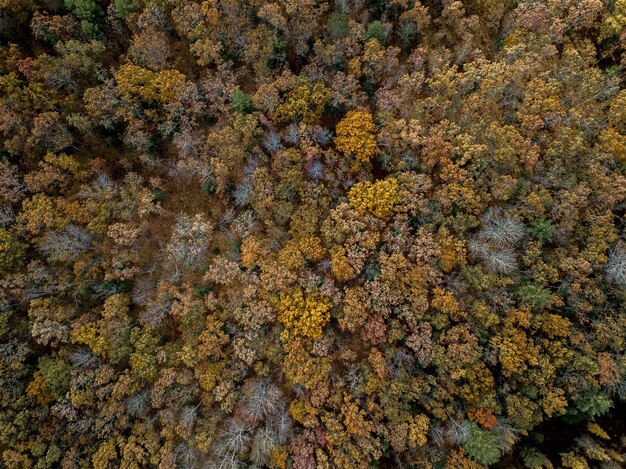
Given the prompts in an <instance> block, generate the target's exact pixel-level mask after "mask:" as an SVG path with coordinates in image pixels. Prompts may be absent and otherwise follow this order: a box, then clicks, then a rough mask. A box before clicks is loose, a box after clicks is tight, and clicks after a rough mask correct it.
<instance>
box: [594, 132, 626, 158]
mask: <svg viewBox="0 0 626 469" xmlns="http://www.w3.org/2000/svg"><path fill="white" fill-rule="evenodd" d="M598 140H599V142H600V150H601V151H603V152H606V153H608V154H609V155H612V156H613V158H615V160H616V161H617V162H618V163H626V136H624V135H622V134H620V133H619V132H617V131H616V130H615V129H613V128H611V127H609V128H608V129H604V130H603V131H602V132H600V135H599V136H598Z"/></svg>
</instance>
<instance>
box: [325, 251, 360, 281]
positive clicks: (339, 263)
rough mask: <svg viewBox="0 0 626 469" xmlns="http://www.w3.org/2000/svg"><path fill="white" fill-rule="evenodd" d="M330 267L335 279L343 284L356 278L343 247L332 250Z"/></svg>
mask: <svg viewBox="0 0 626 469" xmlns="http://www.w3.org/2000/svg"><path fill="white" fill-rule="evenodd" d="M330 267H331V269H332V271H333V275H334V276H335V278H336V279H337V280H338V281H339V282H341V283H343V282H347V281H348V280H352V279H353V278H354V277H356V272H355V271H354V269H353V268H352V266H351V265H350V262H349V261H348V258H347V257H346V250H345V248H343V247H342V246H334V247H333V248H332V249H331V250H330Z"/></svg>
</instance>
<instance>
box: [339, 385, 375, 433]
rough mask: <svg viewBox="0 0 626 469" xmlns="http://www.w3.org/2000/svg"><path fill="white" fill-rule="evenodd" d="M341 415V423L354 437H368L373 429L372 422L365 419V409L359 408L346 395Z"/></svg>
mask: <svg viewBox="0 0 626 469" xmlns="http://www.w3.org/2000/svg"><path fill="white" fill-rule="evenodd" d="M341 415H342V417H343V424H344V425H345V427H346V430H347V431H348V433H349V434H350V435H351V436H354V437H356V438H368V437H369V436H370V434H371V433H372V432H374V430H375V428H374V424H373V422H371V421H370V420H366V418H365V417H366V414H365V411H364V410H363V409H360V408H359V406H358V405H357V404H356V403H355V402H353V401H352V400H351V399H350V397H349V396H347V395H346V396H345V397H344V404H343V406H342V407H341Z"/></svg>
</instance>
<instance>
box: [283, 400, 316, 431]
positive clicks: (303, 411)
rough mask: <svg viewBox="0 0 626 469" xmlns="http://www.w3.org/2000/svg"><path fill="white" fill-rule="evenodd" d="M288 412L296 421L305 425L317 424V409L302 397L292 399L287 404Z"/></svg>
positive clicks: (312, 425)
mask: <svg viewBox="0 0 626 469" xmlns="http://www.w3.org/2000/svg"><path fill="white" fill-rule="evenodd" d="M289 413H290V414H291V416H292V417H293V419H294V420H295V421H296V422H300V423H301V424H302V425H304V426H305V427H314V426H315V425H317V409H315V407H313V406H312V405H311V403H310V402H309V401H307V400H304V399H294V400H293V401H291V404H289Z"/></svg>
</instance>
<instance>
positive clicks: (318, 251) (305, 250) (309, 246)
mask: <svg viewBox="0 0 626 469" xmlns="http://www.w3.org/2000/svg"><path fill="white" fill-rule="evenodd" d="M299 246H300V252H302V254H303V255H304V258H305V259H306V260H308V261H311V262H319V261H321V260H322V259H323V258H324V257H325V256H326V248H324V246H322V240H321V239H320V238H318V237H317V236H305V237H304V238H301V239H300V241H299Z"/></svg>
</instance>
